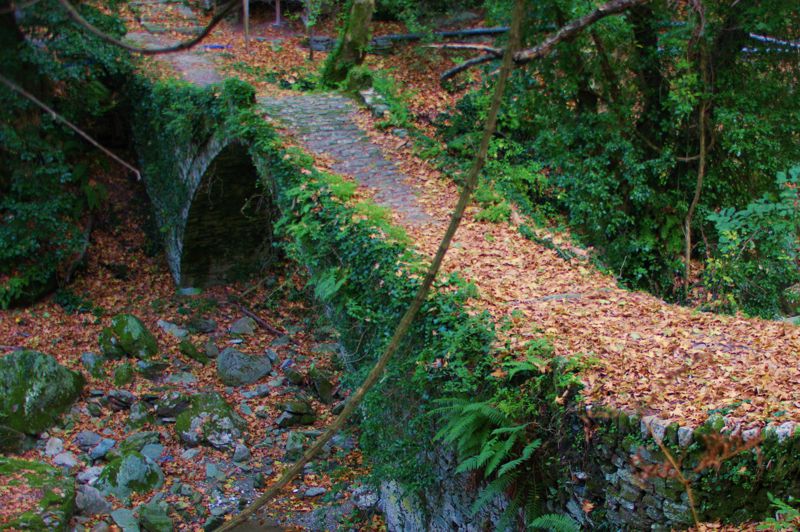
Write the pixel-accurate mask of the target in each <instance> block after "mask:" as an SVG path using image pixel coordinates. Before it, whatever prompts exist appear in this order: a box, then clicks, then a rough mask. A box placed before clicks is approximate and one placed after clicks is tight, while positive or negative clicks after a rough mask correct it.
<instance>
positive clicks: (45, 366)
mask: <svg viewBox="0 0 800 532" xmlns="http://www.w3.org/2000/svg"><path fill="white" fill-rule="evenodd" d="M84 382H85V380H84V378H83V375H81V374H80V373H76V372H74V371H71V370H68V369H67V368H65V367H63V366H61V365H60V364H59V363H58V362H57V361H56V360H55V358H53V357H52V356H50V355H46V354H44V353H40V352H38V351H16V352H14V353H11V354H10V355H6V356H4V357H2V358H0V425H4V426H6V427H8V428H10V429H13V430H15V431H18V432H22V433H27V434H38V433H40V432H42V431H43V430H45V429H47V428H48V427H50V426H51V425H52V424H53V423H55V421H56V420H57V419H58V417H59V416H60V415H61V414H62V413H63V412H64V411H66V410H67V409H68V408H69V406H70V405H71V404H72V403H73V401H75V399H76V398H77V397H78V395H79V394H80V392H81V389H82V388H83V385H84Z"/></svg>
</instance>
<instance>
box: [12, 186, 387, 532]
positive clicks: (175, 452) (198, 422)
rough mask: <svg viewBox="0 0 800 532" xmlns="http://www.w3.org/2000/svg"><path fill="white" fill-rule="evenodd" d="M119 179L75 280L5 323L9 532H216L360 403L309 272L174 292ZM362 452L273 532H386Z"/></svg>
mask: <svg viewBox="0 0 800 532" xmlns="http://www.w3.org/2000/svg"><path fill="white" fill-rule="evenodd" d="M118 185H119V184H118V183H110V184H109V188H110V189H111V193H112V196H111V201H112V205H111V213H110V214H109V215H108V218H107V219H100V220H99V222H98V224H97V228H96V230H95V232H94V233H93V235H92V246H91V247H90V251H89V254H88V257H87V263H86V265H85V267H84V269H83V270H82V271H81V272H80V273H79V275H78V278H77V279H76V280H75V281H74V283H73V284H72V285H70V286H69V287H68V288H67V289H63V290H61V291H59V292H58V293H56V294H55V295H53V296H51V297H49V298H48V299H46V300H44V301H40V302H39V303H36V304H35V305H32V306H30V307H27V308H23V309H14V310H8V311H2V312H0V453H2V454H1V455H0V500H2V504H0V529H32V530H93V531H102V530H110V529H111V530H125V531H128V530H131V531H135V530H147V531H166V530H199V529H206V530H211V529H213V528H215V527H216V526H218V525H219V524H220V523H222V522H223V520H224V519H225V517H226V516H227V515H229V514H233V513H235V512H237V511H238V510H240V509H241V508H243V507H244V506H246V505H247V504H248V503H249V502H250V501H252V500H253V499H254V498H255V497H256V496H257V495H258V494H259V493H260V492H262V491H263V489H264V488H265V486H267V485H268V484H269V483H270V482H272V481H274V480H275V479H276V478H277V476H278V475H279V474H280V472H281V471H282V470H283V469H284V468H285V467H286V466H287V465H288V464H290V463H291V462H292V461H293V460H294V459H296V458H297V457H299V456H300V454H301V453H302V452H303V450H304V448H305V447H306V446H307V445H308V444H309V442H310V441H311V440H312V439H313V438H314V437H315V436H316V435H318V434H319V433H320V431H321V430H322V429H323V428H324V426H325V425H327V424H328V423H329V422H330V420H331V419H332V417H333V416H334V415H335V413H336V412H338V409H339V408H340V407H341V404H342V401H343V399H344V397H345V396H346V393H347V392H346V391H345V390H344V389H343V388H342V387H341V385H340V381H339V376H340V374H341V368H340V367H339V362H338V360H339V356H338V355H339V352H338V351H339V344H338V340H337V336H336V333H335V331H334V330H333V329H332V328H331V327H329V326H328V325H326V322H325V320H324V318H321V316H322V315H323V313H322V312H320V310H319V309H318V308H314V307H313V304H312V303H311V302H310V299H309V298H307V297H305V295H304V293H303V290H304V289H303V281H302V278H301V276H300V275H299V274H298V273H293V272H286V271H278V270H276V271H273V272H267V273H266V274H265V275H266V281H264V280H262V282H258V280H254V281H251V282H245V283H241V284H230V285H227V286H217V287H213V288H208V289H205V290H199V289H176V288H175V287H174V285H173V283H172V281H171V279H170V275H169V273H168V270H167V268H166V264H165V263H164V259H163V256H162V255H160V254H153V253H147V247H148V246H147V239H146V238H145V236H144V233H143V231H141V229H140V227H141V226H142V224H141V223H140V222H141V220H139V219H137V218H136V216H137V214H136V213H132V211H131V210H130V209H129V208H127V207H126V206H128V205H131V204H135V203H136V199H135V198H132V197H130V195H131V194H132V192H131V189H130V185H129V184H127V183H126V184H125V185H124V186H118ZM242 294H246V297H245V296H243V295H242ZM357 442H358V434H357V432H356V431H355V430H354V429H348V430H346V431H344V432H342V433H340V434H339V435H337V436H336V437H335V438H334V440H333V441H332V442H331V444H330V445H328V446H327V447H326V449H325V452H324V453H322V455H321V456H320V457H319V458H318V459H316V460H315V461H314V462H313V463H311V464H309V465H308V466H307V467H306V469H305V472H304V474H303V475H302V478H300V479H298V480H297V481H296V482H294V483H293V484H292V485H291V486H290V488H288V489H287V490H286V491H285V492H284V493H282V494H281V496H280V497H279V498H278V499H277V500H276V501H275V502H274V504H271V505H270V506H269V508H268V509H267V511H266V513H265V514H264V515H265V517H266V518H267V520H268V522H270V523H273V525H274V527H276V528H278V529H337V528H342V527H344V528H348V527H356V528H358V529H361V530H369V529H381V528H382V527H383V525H382V520H381V517H380V514H379V512H378V511H377V508H376V505H377V497H376V496H375V494H374V492H373V491H372V490H371V489H370V488H369V487H368V486H367V485H365V482H364V478H365V477H366V475H367V473H368V471H367V469H366V467H365V466H364V465H363V464H362V457H361V454H360V452H359V450H358V444H357Z"/></svg>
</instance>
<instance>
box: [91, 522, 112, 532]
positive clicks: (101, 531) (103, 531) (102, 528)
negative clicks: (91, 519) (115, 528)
mask: <svg viewBox="0 0 800 532" xmlns="http://www.w3.org/2000/svg"><path fill="white" fill-rule="evenodd" d="M110 530H111V528H110V527H109V526H108V523H106V522H105V521H100V522H97V523H95V525H94V526H93V527H92V529H91V530H90V531H89V532H109V531H110Z"/></svg>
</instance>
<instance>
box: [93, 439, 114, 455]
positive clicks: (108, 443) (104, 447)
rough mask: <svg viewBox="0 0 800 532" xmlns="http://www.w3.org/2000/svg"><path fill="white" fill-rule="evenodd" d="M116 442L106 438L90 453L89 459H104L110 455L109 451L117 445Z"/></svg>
mask: <svg viewBox="0 0 800 532" xmlns="http://www.w3.org/2000/svg"><path fill="white" fill-rule="evenodd" d="M116 443H117V442H116V441H114V440H112V439H111V438H104V439H103V440H102V441H101V442H100V443H98V444H97V445H96V446H95V447H94V448H92V450H91V451H89V458H91V459H92V460H99V459H101V458H103V457H104V456H105V455H107V454H108V451H110V450H111V449H112V447H114V445H116Z"/></svg>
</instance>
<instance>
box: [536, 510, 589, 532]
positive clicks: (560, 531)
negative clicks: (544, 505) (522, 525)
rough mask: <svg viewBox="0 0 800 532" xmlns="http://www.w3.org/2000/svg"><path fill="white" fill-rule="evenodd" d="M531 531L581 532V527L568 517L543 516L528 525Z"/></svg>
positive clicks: (556, 515) (557, 515)
mask: <svg viewBox="0 0 800 532" xmlns="http://www.w3.org/2000/svg"><path fill="white" fill-rule="evenodd" d="M528 529H530V530H549V531H550V532H580V530H581V527H580V525H579V524H578V523H577V521H575V520H574V519H573V518H571V517H569V516H567V515H559V514H547V515H541V516H539V517H537V518H536V519H534V520H533V521H531V522H530V523H528Z"/></svg>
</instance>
